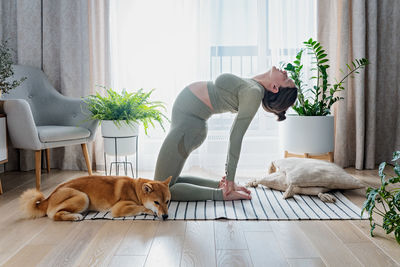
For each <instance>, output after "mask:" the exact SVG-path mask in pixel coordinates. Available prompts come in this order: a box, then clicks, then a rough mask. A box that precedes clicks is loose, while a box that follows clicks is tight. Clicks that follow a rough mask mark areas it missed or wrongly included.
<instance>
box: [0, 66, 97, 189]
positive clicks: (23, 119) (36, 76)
mask: <svg viewBox="0 0 400 267" xmlns="http://www.w3.org/2000/svg"><path fill="white" fill-rule="evenodd" d="M21 77H27V79H26V80H25V81H24V82H23V83H22V84H21V85H20V86H19V87H17V88H16V89H14V90H12V91H10V93H9V94H5V95H3V96H4V97H3V100H5V102H4V112H5V113H6V114H7V127H8V132H9V135H10V139H11V142H12V144H13V146H14V147H15V148H18V149H29V150H35V169H36V188H37V189H38V190H39V189H40V176H41V154H42V153H41V151H42V150H43V149H45V150H46V161H47V171H48V172H50V164H49V157H50V150H49V149H50V148H56V147H64V146H69V145H77V144H80V145H81V146H82V151H83V155H84V157H85V160H86V166H87V169H88V173H89V175H92V168H91V164H90V160H89V154H88V150H87V146H86V144H87V143H88V142H91V141H93V139H94V135H95V132H96V129H97V124H98V122H97V121H85V120H86V119H87V114H89V111H88V110H87V107H86V104H85V103H84V102H83V100H82V99H76V98H70V97H65V96H63V95H61V94H60V93H59V92H58V91H57V90H56V89H55V88H53V86H52V85H51V84H50V82H49V81H48V79H47V77H46V76H45V74H44V73H43V72H42V71H41V70H40V69H37V68H33V67H27V66H18V65H15V66H14V78H15V79H20V78H21Z"/></svg>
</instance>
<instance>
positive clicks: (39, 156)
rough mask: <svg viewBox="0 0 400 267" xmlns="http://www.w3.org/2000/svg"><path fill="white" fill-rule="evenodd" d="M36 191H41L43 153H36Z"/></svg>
mask: <svg viewBox="0 0 400 267" xmlns="http://www.w3.org/2000/svg"><path fill="white" fill-rule="evenodd" d="M35 170H36V189H37V190H40V175H41V171H42V151H41V150H36V151H35Z"/></svg>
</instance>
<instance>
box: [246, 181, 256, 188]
mask: <svg viewBox="0 0 400 267" xmlns="http://www.w3.org/2000/svg"><path fill="white" fill-rule="evenodd" d="M258 185H259V182H258V181H257V180H253V181H250V182H248V183H247V184H246V187H257V186H258Z"/></svg>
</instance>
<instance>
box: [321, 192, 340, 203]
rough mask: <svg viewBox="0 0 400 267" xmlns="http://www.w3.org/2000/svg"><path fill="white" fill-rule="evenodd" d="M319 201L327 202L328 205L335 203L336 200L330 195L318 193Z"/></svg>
mask: <svg viewBox="0 0 400 267" xmlns="http://www.w3.org/2000/svg"><path fill="white" fill-rule="evenodd" d="M318 197H319V199H321V200H322V201H323V202H328V203H334V202H336V198H335V197H334V196H332V195H331V194H326V193H319V194H318Z"/></svg>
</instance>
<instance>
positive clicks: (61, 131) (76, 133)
mask: <svg viewBox="0 0 400 267" xmlns="http://www.w3.org/2000/svg"><path fill="white" fill-rule="evenodd" d="M37 130H38V134H39V139H40V141H41V142H42V143H49V142H60V141H67V140H74V139H82V138H87V137H89V136H90V131H89V130H88V129H85V128H83V127H74V126H53V125H49V126H37Z"/></svg>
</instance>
